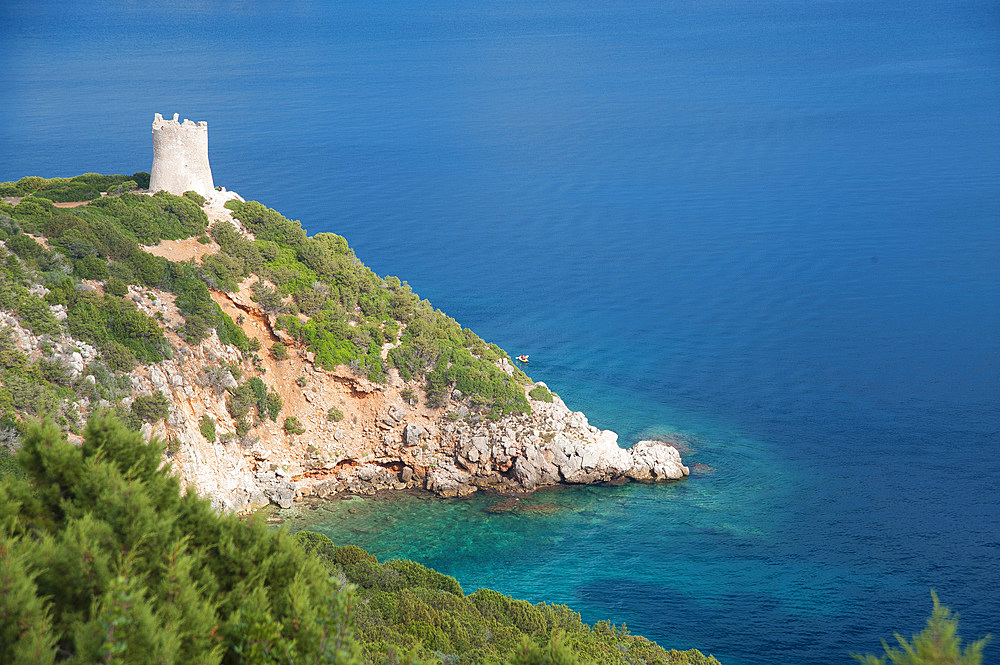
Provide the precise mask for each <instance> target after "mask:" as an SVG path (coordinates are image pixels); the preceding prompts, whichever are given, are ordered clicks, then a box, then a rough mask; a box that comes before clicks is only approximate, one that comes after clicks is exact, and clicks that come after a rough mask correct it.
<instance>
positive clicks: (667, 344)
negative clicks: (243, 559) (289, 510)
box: [0, 0, 1000, 665]
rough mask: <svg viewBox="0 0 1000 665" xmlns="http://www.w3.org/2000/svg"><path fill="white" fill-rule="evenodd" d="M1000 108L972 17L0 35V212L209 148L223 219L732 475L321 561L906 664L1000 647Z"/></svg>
mask: <svg viewBox="0 0 1000 665" xmlns="http://www.w3.org/2000/svg"><path fill="white" fill-rule="evenodd" d="M998 82H1000V7H998V6H997V4H996V3H995V2H986V1H981V2H980V1H971V0H970V1H961V2H949V3H936V2H930V1H926V2H925V1H918V2H916V3H907V4H905V5H904V4H897V3H888V2H861V1H855V0H839V1H833V2H815V3H797V2H789V1H779V0H768V1H765V2H753V3H750V2H746V3H744V2H701V3H655V2H638V1H636V2H624V3H615V4H613V5H608V4H607V3H600V2H589V1H586V0H584V1H581V2H577V3H561V2H554V3H546V4H538V3H529V2H521V1H519V0H515V1H514V2H504V3H496V2H483V3H475V4H468V3H459V2H445V1H435V2H427V3H421V4H420V5H419V6H417V5H414V4H413V3H403V2H385V3H377V4H376V3H366V2H358V3H338V2H332V1H330V2H308V1H307V2H301V3H291V4H289V3H286V4H282V5H275V6H267V5H256V4H249V3H228V2H225V3H224V2H210V1H202V0H198V1H195V0H184V1H181V2H177V3H170V4H169V5H160V4H152V3H132V4H128V5H125V6H121V5H118V4H112V3H102V2H96V3H73V2H52V3H29V2H20V1H18V0H13V1H10V2H5V3H3V4H2V5H0V95H2V101H3V103H2V104H0V154H2V155H3V159H2V160H0V180H8V179H14V178H19V177H21V176H23V175H26V174H38V175H45V176H53V175H75V174H78V173H82V172H86V171H101V172H119V173H132V172H134V171H138V170H148V168H149V165H150V160H151V156H152V151H151V148H150V133H149V124H150V122H151V120H152V114H153V113H155V112H160V113H164V114H166V115H167V116H168V117H169V115H171V114H172V113H174V112H179V113H180V114H181V115H182V117H183V116H187V117H190V118H192V119H197V120H202V119H204V120H208V122H209V126H210V130H209V131H210V139H209V145H210V155H211V160H212V167H213V170H214V173H215V177H216V182H217V183H218V184H222V185H225V186H227V187H229V188H230V189H233V190H236V191H238V192H240V193H241V194H243V195H244V196H246V197H248V198H254V199H258V200H261V201H263V202H265V203H267V204H268V205H270V206H272V207H274V208H277V209H278V210H280V211H282V212H283V213H285V214H287V215H289V216H291V217H294V218H298V219H301V220H302V222H303V224H304V225H305V226H306V228H307V229H308V230H309V231H310V232H318V231H334V232H336V233H340V234H342V235H344V236H345V237H346V238H347V239H348V241H349V242H350V243H351V245H352V246H353V247H354V248H355V249H356V251H357V254H358V256H359V257H360V258H361V259H362V260H363V261H365V262H366V263H367V264H368V265H370V266H371V267H372V268H373V269H374V270H375V271H377V272H378V273H379V274H386V273H389V274H396V275H399V276H400V277H402V278H403V279H406V280H408V281H409V282H410V283H411V284H412V285H413V286H414V288H415V290H416V291H417V292H418V293H420V294H421V295H422V296H423V297H426V298H428V299H430V300H431V301H432V302H433V303H434V304H435V306H437V307H440V308H441V309H443V310H445V311H446V312H448V313H449V314H450V315H452V316H454V317H455V318H456V319H457V320H458V321H459V322H461V323H462V324H463V325H465V326H468V327H470V328H473V329H474V330H476V331H477V332H478V333H479V334H480V335H481V336H483V337H484V338H486V339H488V340H491V341H495V342H497V343H498V344H500V345H501V346H503V347H505V348H507V349H509V350H510V351H512V352H514V353H530V354H531V358H532V361H531V365H530V370H531V374H532V375H533V376H534V377H535V378H537V379H540V380H544V381H546V382H547V383H549V384H550V385H551V386H552V388H553V389H555V390H556V391H558V392H559V393H560V394H561V395H562V396H563V397H564V398H565V399H566V401H567V402H568V403H569V404H570V405H571V406H572V407H573V408H575V409H580V410H583V411H585V412H586V413H587V414H588V415H589V417H590V419H591V422H592V423H593V424H595V425H598V426H600V427H604V428H610V429H614V430H615V431H617V432H619V433H620V434H621V437H622V442H623V443H626V444H627V443H631V442H634V441H637V440H638V439H639V438H641V437H642V436H643V435H644V434H645V433H648V432H652V433H657V432H670V431H679V432H682V433H684V434H685V435H687V436H689V437H691V439H692V441H693V447H694V450H695V452H694V453H693V454H691V455H690V456H689V459H690V460H691V461H696V462H701V463H704V464H708V465H711V466H712V467H715V468H716V471H715V473H714V474H712V475H708V476H700V477H696V478H692V479H690V480H689V481H687V482H684V483H679V484H674V485H666V486H656V487H649V486H628V487H620V488H573V489H567V490H559V491H557V492H553V493H546V494H545V495H539V496H538V497H537V500H538V501H544V502H546V503H551V504H553V505H559V506H565V508H564V509H562V510H560V511H556V512H553V513H551V514H545V515H542V514H528V515H523V516H514V515H507V516H493V515H486V514H485V513H483V512H482V508H483V507H484V506H485V502H486V501H487V499H484V498H473V499H469V500H463V501H454V502H444V501H429V500H427V499H426V498H419V497H418V498H412V497H408V498H404V499H400V500H398V501H381V500H379V501H369V500H359V501H356V502H354V503H351V504H347V505H348V508H353V509H355V510H356V511H357V512H350V510H347V511H346V513H345V509H344V505H345V504H342V503H336V504H331V506H330V507H328V508H326V509H324V508H320V509H317V510H315V511H310V512H308V513H307V516H308V518H309V524H310V525H311V526H313V527H315V528H321V529H325V530H326V531H327V532H328V533H330V534H331V535H332V536H334V537H335V538H336V539H337V540H338V541H339V542H357V543H358V544H361V545H364V546H365V547H367V548H369V549H371V551H373V552H375V553H376V554H378V555H379V556H380V557H383V558H384V557H390V556H406V557H409V558H413V559H416V560H418V561H422V562H424V563H427V564H430V565H432V566H434V567H436V568H439V569H441V570H443V571H445V572H448V573H449V574H452V575H455V576H456V577H457V578H458V579H459V580H460V581H461V583H462V584H463V586H464V587H465V588H466V589H467V590H472V589H474V588H476V587H478V586H480V585H486V586H494V587H495V588H497V589H499V590H501V591H504V592H506V593H511V594H514V595H517V596H522V597H525V598H529V599H531V600H536V601H541V600H547V601H553V602H567V603H569V604H570V605H572V606H573V607H575V608H576V609H578V610H579V611H580V612H582V613H583V615H584V617H585V618H586V619H587V620H588V621H596V620H599V619H604V618H608V619H611V620H613V621H615V622H618V623H620V622H626V623H627V624H628V625H629V626H630V627H631V628H632V629H633V630H635V631H637V632H642V633H644V634H646V635H648V636H650V637H652V638H653V639H656V640H659V641H661V642H662V643H663V644H665V645H668V646H697V647H698V648H701V649H703V650H705V651H707V652H713V653H715V654H716V655H718V656H719V657H720V658H722V659H723V660H724V662H725V663H726V664H727V665H763V664H765V663H768V664H770V663H796V664H802V663H804V664H806V665H819V664H820V663H824V664H825V663H836V662H849V660H848V658H847V656H846V654H847V652H848V651H858V650H876V649H878V648H879V640H880V639H881V638H883V637H888V636H890V635H891V633H892V632H893V631H895V630H900V631H903V632H911V631H915V630H917V629H919V627H920V626H921V625H922V623H923V620H924V618H925V617H926V615H927V613H928V611H929V607H930V598H929V589H931V588H936V589H937V590H938V592H939V593H940V594H941V597H942V599H943V600H944V602H946V603H947V604H949V605H951V606H952V607H953V608H955V609H956V610H958V611H960V612H961V614H962V625H963V633H964V634H966V635H967V636H969V637H972V636H977V635H981V634H984V633H986V632H989V631H992V632H993V633H997V632H1000V592H998V591H997V588H996V585H995V584H993V583H992V581H993V580H994V579H996V578H997V576H998V574H1000V506H998V499H997V497H998V484H1000V483H998V479H1000V457H998V456H997V455H996V451H997V445H998V442H1000V400H998V397H1000V335H998V334H997V331H998V330H1000V212H998V211H1000V124H998V122H997V113H996V109H997V108H1000V83H998ZM533 500H535V499H533ZM319 518H322V519H319ZM302 524H305V521H304V520H303V521H302V522H295V521H293V526H295V527H298V526H300V525H302ZM989 649H990V651H989V652H988V656H987V659H986V660H987V662H990V661H991V659H992V660H993V661H996V660H998V659H1000V657H998V655H997V654H1000V650H998V649H1000V643H996V642H995V643H994V645H993V646H991V647H990V648H989Z"/></svg>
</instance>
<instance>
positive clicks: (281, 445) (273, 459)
mask: <svg viewBox="0 0 1000 665" xmlns="http://www.w3.org/2000/svg"><path fill="white" fill-rule="evenodd" d="M230 200H239V201H242V199H241V198H240V197H239V196H238V195H236V194H235V193H232V192H226V191H225V190H222V191H220V192H217V193H216V194H214V195H213V196H212V197H211V198H209V199H208V200H207V201H206V202H205V203H204V204H203V206H202V209H203V210H204V212H205V213H206V214H207V218H208V224H209V225H210V227H211V225H214V224H216V223H219V222H222V221H224V222H228V223H229V224H232V225H233V227H234V228H235V229H236V230H237V231H238V232H239V233H240V234H241V235H242V236H243V237H244V238H248V239H251V240H252V239H253V234H252V233H250V232H249V231H248V230H247V229H246V228H245V227H244V226H243V225H241V224H240V222H239V220H238V219H237V218H235V217H234V216H233V214H232V212H231V210H229V209H227V208H226V207H225V203H226V202H227V201H230ZM35 240H36V241H37V242H38V243H39V244H41V245H42V246H43V247H47V246H48V245H47V239H46V238H45V237H43V236H41V235H40V234H36V235H35ZM207 240H208V238H206V237H203V238H201V239H200V241H199V239H197V238H195V237H191V238H187V239H183V240H164V241H161V242H159V243H158V244H156V245H152V246H145V247H143V249H144V250H145V251H147V252H149V253H150V254H153V255H155V256H159V257H162V258H165V259H168V260H170V261H173V262H193V263H198V262H201V261H203V260H204V259H205V257H208V256H211V255H212V254H215V253H218V252H219V250H220V248H219V245H217V244H216V243H215V242H214V241H211V242H206V241H207ZM258 281H261V278H260V277H259V276H257V275H251V276H250V277H248V278H247V279H245V280H244V281H243V282H241V283H239V284H238V288H236V289H231V290H221V289H211V292H210V295H211V298H212V300H213V301H214V302H215V303H216V304H217V305H218V306H219V307H220V308H221V309H222V311H223V312H225V313H226V314H227V315H228V316H229V317H231V318H232V320H233V321H235V322H236V323H237V324H238V325H239V326H240V328H241V329H242V330H243V332H244V333H245V334H246V336H247V337H248V338H250V339H251V340H257V342H258V343H259V344H260V348H263V349H267V348H269V347H271V346H272V345H274V344H275V343H276V342H280V343H281V345H283V346H284V347H285V348H286V349H287V355H284V357H282V358H281V359H276V358H275V357H274V356H273V355H271V354H267V353H261V354H260V356H257V355H254V356H253V357H252V358H250V357H248V356H247V355H246V354H245V353H241V351H240V350H239V349H238V348H237V347H236V346H234V345H232V344H227V343H223V342H221V341H220V339H219V337H218V335H217V334H216V332H215V331H214V330H212V331H211V332H210V334H208V335H207V337H205V338H204V339H203V340H201V341H200V342H199V343H197V344H190V343H188V342H187V341H185V339H184V338H183V337H182V336H181V335H180V334H178V329H179V328H180V327H181V326H182V325H183V324H184V316H183V315H182V314H181V312H180V311H179V310H178V307H177V304H176V302H175V300H176V296H175V295H174V294H172V293H170V292H168V291H164V290H159V289H156V288H147V287H144V286H137V285H135V284H130V285H128V292H127V294H126V297H127V299H129V300H130V301H131V302H132V303H134V305H135V306H136V308H137V309H138V310H139V311H140V312H142V313H143V314H145V315H146V316H148V317H150V318H151V319H153V320H156V321H158V322H159V324H160V326H161V327H162V328H163V330H164V334H165V336H166V338H167V341H168V342H169V344H170V347H171V348H172V349H173V351H172V353H171V354H170V356H171V357H168V358H166V359H164V360H162V361H161V362H158V363H149V364H140V365H139V366H138V367H136V368H135V369H134V370H133V371H132V372H131V373H130V374H129V375H128V381H129V385H128V386H127V388H126V390H125V393H126V395H125V396H124V397H123V398H122V404H121V405H120V406H124V407H128V406H129V405H130V404H131V403H132V402H133V401H134V400H136V399H138V398H141V397H143V396H150V395H154V394H155V393H160V394H162V395H164V396H165V397H166V398H167V400H168V402H169V405H168V408H167V415H166V417H165V418H163V419H159V420H156V421H155V422H147V423H145V424H143V425H142V430H143V432H144V434H145V435H146V436H147V437H153V436H155V437H158V438H160V439H162V440H164V441H166V442H167V451H166V453H165V455H166V458H167V460H168V461H169V463H170V464H171V465H172V468H173V470H174V472H175V473H176V474H177V475H178V477H179V478H180V480H181V482H182V484H183V485H185V486H187V487H189V488H192V489H193V490H195V491H196V492H197V493H198V494H200V495H203V496H207V497H209V498H211V500H212V503H213V505H214V506H215V507H216V508H217V509H219V510H224V511H232V512H240V513H243V512H250V511H253V510H255V509H258V508H260V507H263V506H265V505H267V504H269V503H274V504H277V505H278V506H281V507H289V506H291V505H292V503H293V502H294V501H295V500H297V499H299V498H301V497H305V496H313V497H319V498H326V497H330V496H333V495H336V494H339V493H345V492H346V493H356V494H371V493H374V492H376V491H379V490H393V489H396V490H399V489H414V488H416V489H424V490H427V491H430V492H434V493H436V494H439V495H441V496H446V497H454V496H463V495H468V494H470V493H473V492H476V491H478V490H483V489H486V490H494V491H498V492H501V493H516V492H527V491H532V490H534V489H536V488H538V487H542V486H546V485H554V484H559V483H566V484H581V483H602V482H618V481H627V480H635V481H647V482H650V481H662V480H674V479H679V478H683V477H684V476H687V475H688V473H689V471H688V468H687V467H686V466H684V465H683V463H682V461H681V457H680V455H679V453H678V452H677V450H676V449H675V448H674V447H672V446H670V445H669V444H667V443H663V442H658V441H641V442H639V443H637V444H635V445H634V446H632V447H631V448H628V449H625V448H622V447H620V446H619V444H618V435H617V434H616V433H614V432H611V431H608V430H600V429H598V428H596V427H593V426H591V425H590V424H589V423H588V421H587V418H586V416H585V415H584V414H583V413H580V412H575V411H571V410H570V409H569V408H568V407H567V406H566V404H565V403H564V402H563V400H562V399H561V398H560V397H559V396H558V395H555V394H553V393H550V392H549V391H548V389H547V387H545V384H542V383H534V384H528V385H525V386H523V390H524V392H525V396H526V397H527V399H528V404H529V405H530V413H517V412H515V413H508V414H506V415H502V416H500V417H498V418H489V417H486V416H485V415H484V414H483V413H482V411H481V410H477V409H476V407H475V405H474V404H473V403H472V402H471V401H470V400H469V398H468V397H467V396H465V395H463V394H462V393H461V391H459V390H451V391H450V392H449V393H448V395H447V396H446V397H445V398H444V399H440V400H438V403H437V404H435V405H434V406H430V405H428V403H427V400H421V399H419V398H418V397H417V396H418V395H420V394H421V393H422V389H423V378H422V377H412V378H411V379H410V380H409V381H404V380H403V379H402V378H401V376H400V372H399V371H397V370H396V369H395V368H391V367H390V368H389V369H388V371H387V373H386V380H385V381H384V382H373V381H371V380H369V379H367V378H365V377H363V376H361V375H360V374H359V373H358V372H356V371H355V370H352V369H351V368H350V367H349V366H347V365H340V366H337V367H335V368H334V369H324V368H323V366H322V365H321V364H319V363H317V362H316V357H315V354H314V353H313V352H311V351H310V350H309V348H308V347H307V346H306V345H305V344H303V343H302V342H301V341H299V340H297V339H296V338H295V337H293V336H292V335H290V334H289V333H288V332H287V330H286V329H283V327H282V326H281V325H280V323H279V322H278V320H277V318H276V316H275V315H274V314H271V313H268V312H267V311H266V310H265V309H264V308H263V307H262V306H261V305H260V304H259V303H258V302H257V301H256V300H255V298H254V296H253V288H254V284H255V283H256V282H258ZM265 284H266V286H273V284H269V283H266V281H265ZM77 288H82V289H90V290H92V291H94V292H97V293H103V288H104V285H103V284H102V282H101V281H99V280H86V279H85V280H82V281H81V283H80V284H79V285H78V287H77ZM32 289H33V293H34V294H35V295H36V296H37V297H39V298H44V297H45V295H46V293H47V289H46V287H44V286H42V285H40V284H38V285H35V286H33V287H32ZM286 300H288V301H289V302H291V298H286ZM50 310H51V313H52V314H53V316H54V317H55V318H56V319H60V320H62V319H65V317H66V311H65V307H63V306H62V305H51V306H50ZM300 318H303V315H300ZM0 323H2V324H3V325H4V326H6V327H7V328H8V329H9V330H10V331H11V337H12V340H13V342H14V343H15V344H16V346H17V348H18V349H19V350H20V351H21V352H23V353H24V354H26V355H27V356H28V357H29V358H30V359H38V358H40V357H42V356H43V355H44V356H45V357H46V358H52V359H55V360H56V361H57V362H59V363H61V364H62V365H64V366H65V368H66V370H67V371H68V372H69V373H70V378H71V379H73V380H75V379H80V380H86V381H90V382H91V383H93V382H94V381H95V377H94V376H93V374H91V373H89V372H88V370H87V368H88V367H89V365H90V363H91V362H92V361H93V360H94V359H95V358H96V357H97V356H98V352H97V351H96V350H95V349H94V348H93V347H92V346H91V345H89V344H87V343H86V342H84V341H82V340H80V339H74V338H73V337H71V336H70V335H69V334H67V333H66V332H63V333H61V334H60V335H59V336H57V337H54V336H53V335H36V334H35V333H33V332H32V330H31V329H30V328H29V327H28V326H25V325H23V322H22V321H20V320H19V318H18V317H17V316H16V315H15V313H12V312H0ZM404 327H405V326H402V327H401V329H400V330H399V331H398V332H397V333H396V340H395V342H393V341H391V340H390V341H387V342H386V343H385V344H384V345H383V348H382V358H383V359H386V358H388V355H389V353H390V352H391V351H392V350H393V348H394V347H395V346H398V345H399V343H400V341H399V340H400V336H401V334H402V328H404ZM495 364H496V366H497V367H498V368H499V369H500V370H501V371H502V372H504V373H506V374H508V375H512V374H514V372H515V369H514V367H513V366H512V365H511V364H510V361H509V360H508V358H507V357H506V356H504V357H502V358H500V359H499V360H498V361H497V362H496V363H495ZM240 375H243V376H250V375H258V376H261V377H263V380H264V381H266V383H267V386H268V387H269V389H273V390H274V391H276V393H277V394H278V395H280V398H281V402H282V407H281V415H282V417H283V418H284V417H292V418H294V419H295V420H296V422H297V424H298V427H296V428H293V429H291V430H289V428H288V427H287V425H285V426H283V425H282V423H281V422H279V420H268V419H267V418H260V419H257V420H255V421H254V423H253V427H252V429H251V430H250V431H249V432H245V431H244V432H241V433H239V434H237V431H238V429H239V423H238V422H237V419H235V418H234V417H233V416H232V415H231V413H230V410H229V409H227V399H228V398H229V396H230V394H231V391H232V390H233V389H234V388H236V387H237V385H239V379H240ZM539 386H541V387H543V388H544V389H543V390H541V391H537V390H536V389H537V388H538V387H539ZM532 393H534V394H535V395H542V396H543V397H544V399H536V398H535V397H533V396H532ZM548 400H551V401H548ZM112 406H115V405H113V404H108V403H91V402H90V401H89V400H87V399H86V398H83V399H81V400H80V401H79V402H78V404H77V405H76V406H75V407H74V408H77V409H78V410H79V416H80V417H81V418H85V417H86V415H87V413H89V412H90V411H92V410H93V409H95V408H109V407H112ZM208 421H210V422H211V423H212V431H211V434H210V435H207V434H206V431H205V428H204V425H205V423H206V422H208Z"/></svg>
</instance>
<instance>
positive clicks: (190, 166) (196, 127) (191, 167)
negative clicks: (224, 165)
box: [149, 113, 215, 198]
mask: <svg viewBox="0 0 1000 665" xmlns="http://www.w3.org/2000/svg"><path fill="white" fill-rule="evenodd" d="M178 117H179V114H177V113H175V114H174V119H173V120H164V119H163V116H162V115H160V114H159V113H157V114H156V115H155V116H153V168H152V169H150V171H149V176H150V177H149V189H150V190H152V191H154V192H157V191H160V190H164V191H167V192H170V193H171V194H177V195H178V196H180V195H181V194H183V193H184V192H187V191H195V192H198V193H199V194H201V195H202V196H204V197H205V198H209V197H211V196H212V194H213V193H214V191H215V183H214V182H213V181H212V167H211V166H209V164H208V123H207V122H204V121H202V122H199V123H194V122H191V121H190V120H187V119H185V120H184V122H178V120H177V118H178Z"/></svg>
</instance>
